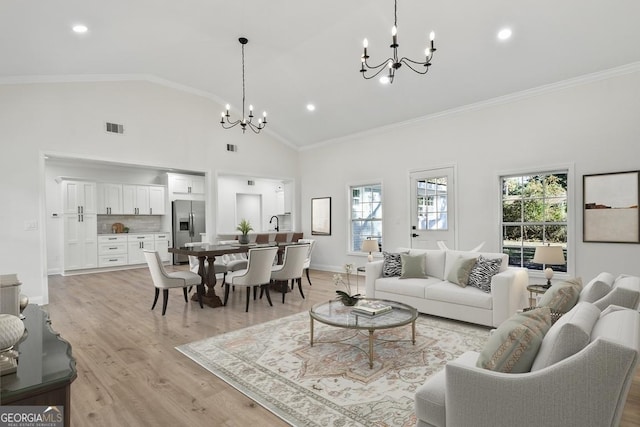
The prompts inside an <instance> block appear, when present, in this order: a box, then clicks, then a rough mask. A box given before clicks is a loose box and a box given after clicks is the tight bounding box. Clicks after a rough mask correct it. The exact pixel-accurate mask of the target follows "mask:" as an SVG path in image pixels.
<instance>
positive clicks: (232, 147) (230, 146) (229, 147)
mask: <svg viewBox="0 0 640 427" xmlns="http://www.w3.org/2000/svg"><path fill="white" fill-rule="evenodd" d="M227 151H232V152H234V153H235V152H236V151H238V146H237V145H235V144H227Z"/></svg>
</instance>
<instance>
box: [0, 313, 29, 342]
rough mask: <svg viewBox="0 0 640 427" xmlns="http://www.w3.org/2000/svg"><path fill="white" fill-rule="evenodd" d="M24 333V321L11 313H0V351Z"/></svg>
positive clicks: (16, 340)
mask: <svg viewBox="0 0 640 427" xmlns="http://www.w3.org/2000/svg"><path fill="white" fill-rule="evenodd" d="M22 335H24V323H22V320H20V318H18V316H14V315H13V314H0V351H3V350H8V349H10V348H11V347H13V346H14V345H15V344H16V343H17V342H18V341H20V338H22Z"/></svg>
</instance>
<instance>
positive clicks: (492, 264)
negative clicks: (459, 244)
mask: <svg viewBox="0 0 640 427" xmlns="http://www.w3.org/2000/svg"><path fill="white" fill-rule="evenodd" d="M501 265H502V259H501V258H496V259H489V258H485V257H483V256H482V255H480V256H479V257H478V260H477V261H476V265H474V266H473V268H472V269H471V273H469V286H473V287H475V288H478V289H480V290H481V291H483V292H486V293H490V292H491V278H492V277H493V276H495V275H496V274H498V272H499V271H500V266H501Z"/></svg>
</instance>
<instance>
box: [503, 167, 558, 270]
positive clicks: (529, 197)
mask: <svg viewBox="0 0 640 427" xmlns="http://www.w3.org/2000/svg"><path fill="white" fill-rule="evenodd" d="M501 184H502V251H503V252H504V253H506V254H508V255H509V265H512V266H519V267H526V268H529V269H532V270H542V269H543V266H542V265H541V264H536V263H533V262H532V260H533V255H534V253H535V249H536V246H540V245H542V244H545V245H546V244H551V245H558V246H562V249H563V252H564V256H565V260H566V259H567V209H568V200H569V199H568V194H567V172H566V171H558V172H549V173H540V174H529V175H522V176H505V177H502V178H501ZM552 267H553V270H554V271H563V272H566V271H567V266H566V264H565V265H558V266H555V265H554V266H552Z"/></svg>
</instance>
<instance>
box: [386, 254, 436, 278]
mask: <svg viewBox="0 0 640 427" xmlns="http://www.w3.org/2000/svg"><path fill="white" fill-rule="evenodd" d="M396 252H409V254H410V255H420V254H425V255H426V256H427V259H426V262H427V266H426V269H425V272H426V273H427V276H429V277H437V278H438V279H440V280H444V261H445V251H441V250H438V249H412V248H403V247H400V248H397V251H396Z"/></svg>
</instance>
